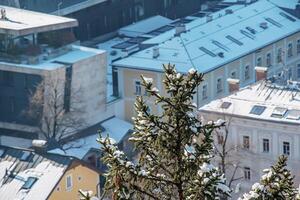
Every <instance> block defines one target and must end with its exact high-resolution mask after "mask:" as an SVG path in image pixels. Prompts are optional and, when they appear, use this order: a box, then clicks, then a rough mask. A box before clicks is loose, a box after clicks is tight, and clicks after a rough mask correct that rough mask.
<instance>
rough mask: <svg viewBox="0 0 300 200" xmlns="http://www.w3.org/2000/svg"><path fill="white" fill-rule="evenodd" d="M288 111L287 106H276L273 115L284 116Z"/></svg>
mask: <svg viewBox="0 0 300 200" xmlns="http://www.w3.org/2000/svg"><path fill="white" fill-rule="evenodd" d="M286 112H287V109H286V108H282V107H275V108H274V110H273V112H272V115H271V117H276V118H283V116H284V115H285V113H286Z"/></svg>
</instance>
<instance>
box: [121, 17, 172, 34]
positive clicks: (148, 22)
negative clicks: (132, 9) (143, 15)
mask: <svg viewBox="0 0 300 200" xmlns="http://www.w3.org/2000/svg"><path fill="white" fill-rule="evenodd" d="M172 22H173V20H171V19H169V18H166V17H163V16H160V15H156V16H153V17H150V18H147V19H144V20H141V21H139V22H137V23H134V24H131V25H128V26H125V27H123V28H121V29H120V30H119V34H120V35H125V36H127V37H137V36H140V35H143V34H146V33H149V32H151V31H154V30H155V29H158V28H160V27H163V26H166V25H168V24H170V23H172Z"/></svg>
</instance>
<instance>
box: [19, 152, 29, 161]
mask: <svg viewBox="0 0 300 200" xmlns="http://www.w3.org/2000/svg"><path fill="white" fill-rule="evenodd" d="M30 155H31V152H29V151H23V154H22V155H21V157H20V160H22V161H27V160H28V159H29V157H30Z"/></svg>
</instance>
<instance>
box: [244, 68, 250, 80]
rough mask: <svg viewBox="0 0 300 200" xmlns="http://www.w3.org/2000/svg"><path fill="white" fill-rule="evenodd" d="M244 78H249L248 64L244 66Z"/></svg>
mask: <svg viewBox="0 0 300 200" xmlns="http://www.w3.org/2000/svg"><path fill="white" fill-rule="evenodd" d="M244 78H245V80H248V79H249V78H250V66H249V65H246V67H245V77H244Z"/></svg>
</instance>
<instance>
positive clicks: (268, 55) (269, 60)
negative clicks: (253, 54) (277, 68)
mask: <svg viewBox="0 0 300 200" xmlns="http://www.w3.org/2000/svg"><path fill="white" fill-rule="evenodd" d="M271 63H272V60H271V53H267V56H266V64H267V67H270V66H271Z"/></svg>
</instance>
